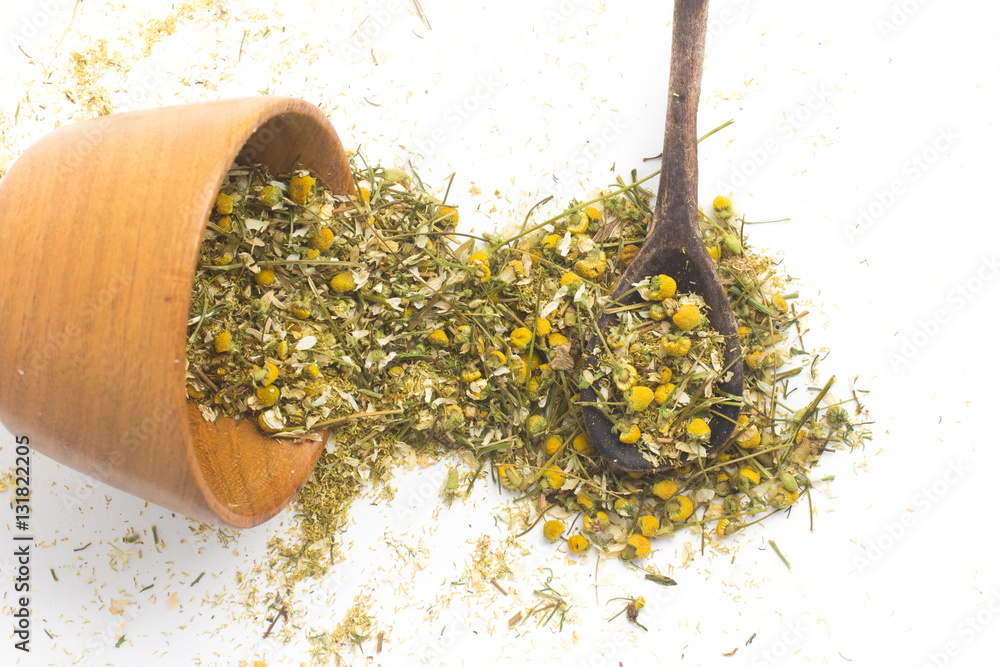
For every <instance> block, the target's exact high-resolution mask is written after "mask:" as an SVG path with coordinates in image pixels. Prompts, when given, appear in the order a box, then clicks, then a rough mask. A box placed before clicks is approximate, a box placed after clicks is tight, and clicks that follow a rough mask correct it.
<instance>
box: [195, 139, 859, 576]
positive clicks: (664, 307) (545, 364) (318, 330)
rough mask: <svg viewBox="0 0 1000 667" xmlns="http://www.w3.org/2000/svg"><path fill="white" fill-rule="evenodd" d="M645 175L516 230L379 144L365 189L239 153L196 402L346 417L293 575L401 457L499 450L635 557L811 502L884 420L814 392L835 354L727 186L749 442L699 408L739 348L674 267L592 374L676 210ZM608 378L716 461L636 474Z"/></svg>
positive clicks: (555, 533) (198, 319) (723, 241)
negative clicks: (617, 293)
mask: <svg viewBox="0 0 1000 667" xmlns="http://www.w3.org/2000/svg"><path fill="white" fill-rule="evenodd" d="M653 176H655V174H653V175H652V176H650V177H648V178H652V177H653ZM632 180H633V182H632V183H631V184H626V183H624V182H623V181H622V180H621V179H620V178H619V180H618V183H617V184H616V185H615V186H614V187H612V188H611V189H610V190H609V191H607V192H606V193H604V194H602V196H600V197H599V198H597V199H594V200H592V201H588V202H584V203H576V202H573V203H571V205H570V207H569V208H567V209H566V210H564V211H563V212H562V213H560V214H559V215H556V216H555V217H553V218H551V219H549V220H547V221H545V222H544V223H541V224H537V225H534V226H531V227H528V221H527V220H526V221H525V223H524V225H523V226H522V230H521V231H520V233H517V234H515V235H512V236H510V237H509V238H503V237H500V236H496V235H486V236H483V237H478V236H471V235H468V234H463V233H460V232H457V231H456V224H457V222H458V211H457V210H456V209H454V208H452V207H449V206H447V205H445V203H444V202H440V201H437V200H435V198H434V197H432V196H431V195H430V194H428V192H427V191H426V190H425V188H424V187H423V184H422V183H421V181H420V179H419V178H418V177H417V176H416V175H415V174H411V173H408V172H404V171H401V170H398V169H381V168H377V167H370V166H367V165H365V164H364V163H363V161H362V160H361V159H360V158H357V159H356V167H355V170H354V182H355V192H356V195H354V196H336V195H332V194H331V193H329V192H327V191H326V190H325V189H324V188H323V187H322V186H321V184H319V183H317V182H315V181H314V180H313V179H312V178H311V177H310V176H309V175H308V174H306V173H305V172H301V171H299V172H295V173H293V174H277V175H271V174H267V173H266V172H265V171H264V169H263V168H261V167H260V166H258V165H253V164H249V163H243V164H238V165H235V166H234V167H233V169H232V170H231V171H230V173H229V176H228V178H227V180H226V182H225V183H224V185H223V188H222V192H221V193H220V195H219V198H218V201H217V204H216V210H215V212H214V213H213V216H212V220H211V222H210V223H209V231H208V232H207V233H206V237H205V240H204V242H203V245H202V254H201V261H200V263H199V269H198V273H197V276H196V281H195V289H194V293H193V295H192V301H191V319H190V322H189V350H188V374H187V377H188V395H189V397H190V400H192V401H194V402H196V403H197V405H198V407H199V408H200V409H201V411H202V413H203V415H204V416H205V418H206V419H215V418H217V417H218V416H219V415H228V416H233V417H246V418H253V419H256V420H257V421H258V423H259V424H260V426H261V428H262V429H264V430H265V431H267V432H271V433H274V434H275V435H276V436H279V437H300V438H308V437H316V436H315V435H313V434H314V433H315V431H317V430H322V429H325V428H332V435H331V437H330V440H329V442H328V445H327V448H326V451H325V453H324V454H323V455H322V457H321V458H320V461H319V463H318V465H317V467H316V469H315V471H314V474H313V476H312V478H311V479H310V481H309V483H308V484H307V485H306V487H305V488H304V489H303V491H302V492H301V494H300V495H299V496H298V498H297V499H296V501H295V506H296V509H297V512H298V515H299V517H300V519H301V521H302V531H301V541H300V543H298V544H295V545H292V546H288V545H286V544H284V543H283V542H282V541H281V540H276V541H275V542H274V543H273V544H272V548H273V550H274V552H275V554H276V556H278V557H279V560H280V561H281V562H283V563H285V564H286V565H287V567H286V568H284V569H283V570H282V576H283V577H284V579H283V581H284V582H285V583H286V584H287V585H288V586H291V585H292V584H294V582H295V581H296V580H298V579H300V578H301V577H304V576H312V575H316V574H320V573H321V572H323V571H324V569H325V567H326V565H327V564H328V563H329V561H328V560H326V559H327V556H326V554H327V552H328V551H329V553H330V554H331V555H332V554H333V552H334V549H335V543H336V533H337V531H338V529H339V528H340V527H341V525H342V523H343V521H344V517H345V514H346V511H347V509H348V506H349V504H350V502H351V500H352V499H353V497H354V496H355V494H356V492H357V490H358V489H359V488H360V487H361V486H362V485H363V484H365V483H367V482H368V481H370V480H373V479H379V478H382V479H385V478H386V477H387V476H388V472H389V470H390V468H391V466H392V463H393V459H394V458H395V457H398V455H399V454H400V452H413V451H415V450H417V451H419V450H420V449H421V448H425V449H427V450H430V451H435V452H436V451H442V450H461V451H463V452H466V453H467V455H466V456H467V458H470V457H471V458H472V460H474V461H476V462H477V469H476V470H475V473H474V474H473V475H471V481H469V482H468V485H469V486H471V484H472V482H474V480H475V478H476V477H478V475H479V474H480V473H481V472H482V471H483V470H484V468H485V467H486V464H487V463H489V464H490V469H491V470H493V471H494V473H495V475H496V478H497V479H498V480H499V481H500V483H502V484H503V485H504V486H506V487H507V488H509V489H511V490H513V491H515V492H516V493H517V494H518V495H519V497H521V498H527V499H531V501H532V502H531V504H530V506H531V507H532V508H533V509H532V512H533V513H534V516H535V521H534V523H538V522H540V521H543V520H544V521H545V525H544V534H545V536H546V537H547V538H548V539H550V540H552V541H557V540H561V539H563V538H567V540H566V543H567V548H568V549H569V550H570V551H571V552H577V553H578V552H583V551H586V550H588V549H590V548H591V547H596V548H597V549H599V550H600V551H601V552H602V553H604V554H606V555H621V556H623V557H625V558H629V559H632V558H643V557H645V556H646V555H648V554H649V552H650V549H651V546H652V543H651V540H655V539H656V538H658V537H662V536H666V535H671V534H673V533H674V532H675V531H677V530H682V529H685V528H689V527H695V528H696V529H697V530H701V531H703V534H705V533H706V532H709V531H710V534H711V535H715V536H717V537H718V538H720V539H721V538H725V537H726V536H728V535H731V534H732V533H734V532H736V531H738V530H740V529H741V528H742V527H744V526H746V525H748V524H749V523H752V522H756V521H757V520H759V519H760V518H761V517H762V516H766V515H767V514H769V513H773V512H776V511H779V510H782V509H785V508H787V507H789V506H790V505H792V504H793V503H795V502H796V501H797V500H799V498H800V496H801V495H802V494H803V493H805V494H807V495H808V493H809V490H810V481H809V480H810V478H809V475H808V472H809V469H810V467H811V466H812V465H813V464H814V463H815V462H816V461H817V459H818V458H819V456H820V454H821V453H822V452H824V451H829V450H831V449H835V448H837V447H838V446H841V445H843V444H844V443H847V444H849V445H851V446H853V445H854V444H857V443H858V442H860V441H862V440H863V439H865V438H866V437H868V431H867V430H866V429H864V428H861V427H860V424H859V422H858V419H857V417H853V418H852V417H851V416H849V415H848V412H847V411H846V410H845V409H844V408H843V407H841V406H839V405H833V406H827V407H826V408H825V409H823V410H821V409H820V403H821V401H822V399H823V398H824V396H825V395H826V394H827V392H828V390H829V389H830V387H831V385H832V381H833V380H832V378H831V380H830V381H829V382H827V383H826V384H825V385H824V386H823V387H822V388H821V389H819V391H818V392H817V393H816V394H815V395H814V396H812V397H810V398H809V400H807V401H804V402H805V403H806V405H804V406H802V407H795V404H794V403H793V398H794V397H793V396H792V394H793V392H794V391H795V389H794V388H793V387H792V385H791V381H792V379H793V378H794V377H795V376H796V375H798V374H799V373H801V372H802V371H803V369H806V370H808V375H809V376H810V379H811V380H812V381H815V380H816V364H817V362H818V361H819V359H818V356H816V355H814V354H811V353H808V352H806V351H805V350H806V349H807V348H806V346H805V344H804V343H803V341H802V338H801V337H802V334H803V333H804V330H805V328H804V324H803V316H804V315H805V313H804V312H799V311H798V310H797V308H796V306H795V305H794V298H795V297H796V296H797V294H795V293H794V292H789V289H788V285H787V280H786V278H785V277H784V275H783V274H782V273H781V272H780V270H779V268H778V267H777V265H776V264H775V262H774V261H773V260H771V259H769V258H768V257H766V256H764V255H761V254H755V253H754V252H753V250H752V249H751V248H750V246H749V245H748V244H747V243H746V240H745V238H744V235H743V225H744V223H743V221H742V220H740V219H738V218H737V217H735V216H734V215H733V212H732V206H731V204H730V202H729V201H728V199H726V198H725V197H719V198H717V199H716V201H715V202H714V203H713V210H712V214H711V215H708V214H704V213H703V214H701V215H700V222H701V229H702V233H703V237H704V241H705V243H706V245H707V247H708V250H709V253H710V255H711V256H712V257H713V258H714V259H715V260H716V262H717V266H718V271H719V275H720V277H721V279H722V282H723V284H724V286H725V287H726V289H727V291H728V293H729V295H730V298H731V303H732V306H733V310H734V312H735V315H736V318H737V322H738V325H739V335H740V341H741V344H742V347H743V352H744V355H745V360H744V363H745V367H744V373H745V378H746V379H745V392H744V396H743V406H742V410H741V416H740V418H739V424H738V427H737V429H736V432H735V433H734V436H733V438H732V439H731V441H730V442H729V443H728V444H727V445H726V446H724V447H723V448H722V449H721V450H720V451H718V452H717V453H715V454H713V455H710V456H705V450H704V449H703V448H701V447H700V443H701V442H703V441H704V439H705V438H706V433H705V431H707V427H706V426H705V421H704V420H703V419H702V416H706V415H707V410H708V407H709V406H710V405H711V402H712V399H711V392H709V393H707V394H705V396H708V397H709V398H705V399H700V400H701V401H702V402H701V403H698V404H696V405H690V404H689V403H690V400H691V399H690V397H689V394H688V391H689V388H691V387H693V386H696V385H700V384H703V383H704V380H705V379H706V377H709V376H710V375H712V374H714V373H717V372H718V371H719V364H720V359H721V352H720V345H721V343H720V340H719V336H718V334H716V333H715V332H713V331H712V330H711V329H710V328H709V327H708V324H707V321H706V319H705V317H704V308H705V306H704V302H703V301H701V299H700V297H698V296H697V295H694V294H675V293H674V290H675V288H674V286H673V281H672V279H671V278H670V277H669V276H656V277H653V278H651V279H647V280H646V281H644V282H643V283H641V284H639V285H638V289H639V290H640V292H641V294H642V295H643V297H644V298H646V301H645V302H643V303H642V304H640V305H639V306H637V307H632V308H628V309H620V310H619V311H618V318H619V320H618V325H617V326H616V327H615V328H613V330H612V331H611V333H610V335H609V336H608V337H607V341H606V342H607V343H608V347H607V355H606V357H605V358H604V359H603V360H602V368H601V370H600V372H598V373H597V374H593V373H590V372H584V371H583V370H582V369H583V364H582V361H581V350H582V347H583V345H584V341H585V340H587V338H588V336H589V335H590V333H591V328H592V325H593V323H594V322H595V321H596V316H597V314H598V313H599V312H600V311H601V310H602V308H604V306H605V305H606V304H605V303H604V302H605V301H606V299H604V297H605V295H607V293H608V292H609V291H610V290H611V288H612V287H613V286H614V284H615V282H616V280H617V278H618V276H619V275H620V274H621V272H622V271H623V269H624V267H625V266H627V265H628V263H629V261H630V260H631V258H632V257H634V256H635V254H636V252H637V251H638V249H639V247H640V246H641V245H642V243H643V239H644V236H645V230H646V228H647V226H648V224H649V222H650V220H651V218H652V212H651V210H650V207H649V201H650V193H649V192H647V191H646V190H644V189H643V188H642V187H641V185H642V183H643V182H644V181H645V180H647V179H643V181H636V180H635V174H634V173H633V175H632ZM445 198H446V199H447V194H446V195H445ZM588 383H595V386H596V387H597V388H598V389H599V390H601V392H600V393H603V395H604V397H605V399H606V400H607V406H606V409H607V410H608V411H609V413H610V414H613V415H615V420H616V423H617V424H618V429H619V431H620V433H621V438H622V439H623V441H626V438H631V437H633V436H634V437H635V440H633V442H635V441H638V440H639V439H640V438H641V437H642V434H653V433H659V434H660V435H661V436H662V435H663V434H673V435H674V436H675V437H674V438H673V440H672V442H674V443H675V446H674V447H673V448H672V449H671V451H670V452H665V453H662V454H663V455H664V456H670V455H676V453H677V451H688V452H691V453H694V454H699V456H698V458H697V459H696V463H694V464H688V465H685V466H683V467H680V468H677V469H674V470H672V471H670V472H669V473H666V474H658V475H653V476H640V475H636V474H626V473H621V472H619V471H616V470H614V469H612V468H611V467H610V466H609V465H608V464H607V463H606V462H605V461H604V460H603V459H601V458H600V457H599V456H598V455H597V454H596V452H595V450H594V448H593V445H592V443H591V442H590V440H589V439H588V437H587V434H586V431H585V430H584V427H583V422H582V417H581V411H580V406H579V405H578V401H579V391H580V389H581V388H582V387H585V386H587V384H588ZM854 403H855V407H854V412H855V414H856V415H857V414H860V413H861V411H862V408H861V405H860V404H858V403H857V402H856V400H855V401H854ZM636 432H638V434H636ZM660 440H662V437H661V438H660ZM644 442H645V443H646V444H647V446H648V445H649V444H650V442H655V440H654V439H652V438H646V439H645V440H644ZM454 472H455V471H453V473H454ZM454 476H455V484H454V485H453V484H451V480H450V479H449V484H448V485H447V490H448V491H450V493H451V495H452V496H454V495H456V494H458V493H459V489H458V476H457V473H456V474H454ZM464 486H465V481H463V487H464ZM453 487H454V488H453ZM532 525H534V524H532ZM279 570H280V568H279Z"/></svg>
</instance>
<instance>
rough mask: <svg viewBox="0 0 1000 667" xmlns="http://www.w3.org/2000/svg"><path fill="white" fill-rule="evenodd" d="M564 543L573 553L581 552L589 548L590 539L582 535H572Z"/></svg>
mask: <svg viewBox="0 0 1000 667" xmlns="http://www.w3.org/2000/svg"><path fill="white" fill-rule="evenodd" d="M566 543H567V545H568V546H569V550H570V551H571V552H573V553H575V554H582V553H583V552H584V551H586V550H587V549H589V548H590V540H588V539H587V538H586V537H584V536H583V535H574V536H573V537H571V538H569V539H568V540H566Z"/></svg>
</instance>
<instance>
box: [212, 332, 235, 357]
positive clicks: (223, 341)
mask: <svg viewBox="0 0 1000 667" xmlns="http://www.w3.org/2000/svg"><path fill="white" fill-rule="evenodd" d="M232 347H233V334H231V333H229V332H228V331H223V332H222V333H220V334H219V335H218V336H216V337H215V351H216V352H218V353H219V354H222V353H223V352H229V350H231V349H232Z"/></svg>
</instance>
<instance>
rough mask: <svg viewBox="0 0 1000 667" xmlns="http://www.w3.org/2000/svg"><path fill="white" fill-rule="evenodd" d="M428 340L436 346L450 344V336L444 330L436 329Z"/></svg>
mask: <svg viewBox="0 0 1000 667" xmlns="http://www.w3.org/2000/svg"><path fill="white" fill-rule="evenodd" d="M427 340H429V341H430V342H432V343H434V344H435V345H447V344H448V342H449V341H448V334H447V333H445V330H444V329H435V330H434V331H432V332H431V333H430V335H428V336H427Z"/></svg>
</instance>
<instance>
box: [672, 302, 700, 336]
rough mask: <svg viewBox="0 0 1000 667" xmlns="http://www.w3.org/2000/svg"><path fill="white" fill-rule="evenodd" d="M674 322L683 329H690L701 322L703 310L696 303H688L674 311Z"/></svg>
mask: <svg viewBox="0 0 1000 667" xmlns="http://www.w3.org/2000/svg"><path fill="white" fill-rule="evenodd" d="M673 320H674V324H675V325H676V326H677V328H678V329H680V330H682V331H690V330H692V329H694V328H695V327H697V326H698V325H699V324H700V323H701V311H700V310H699V309H698V306H696V305H694V304H691V303H689V304H686V305H683V306H681V307H680V308H678V309H677V312H676V313H674V317H673Z"/></svg>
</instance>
